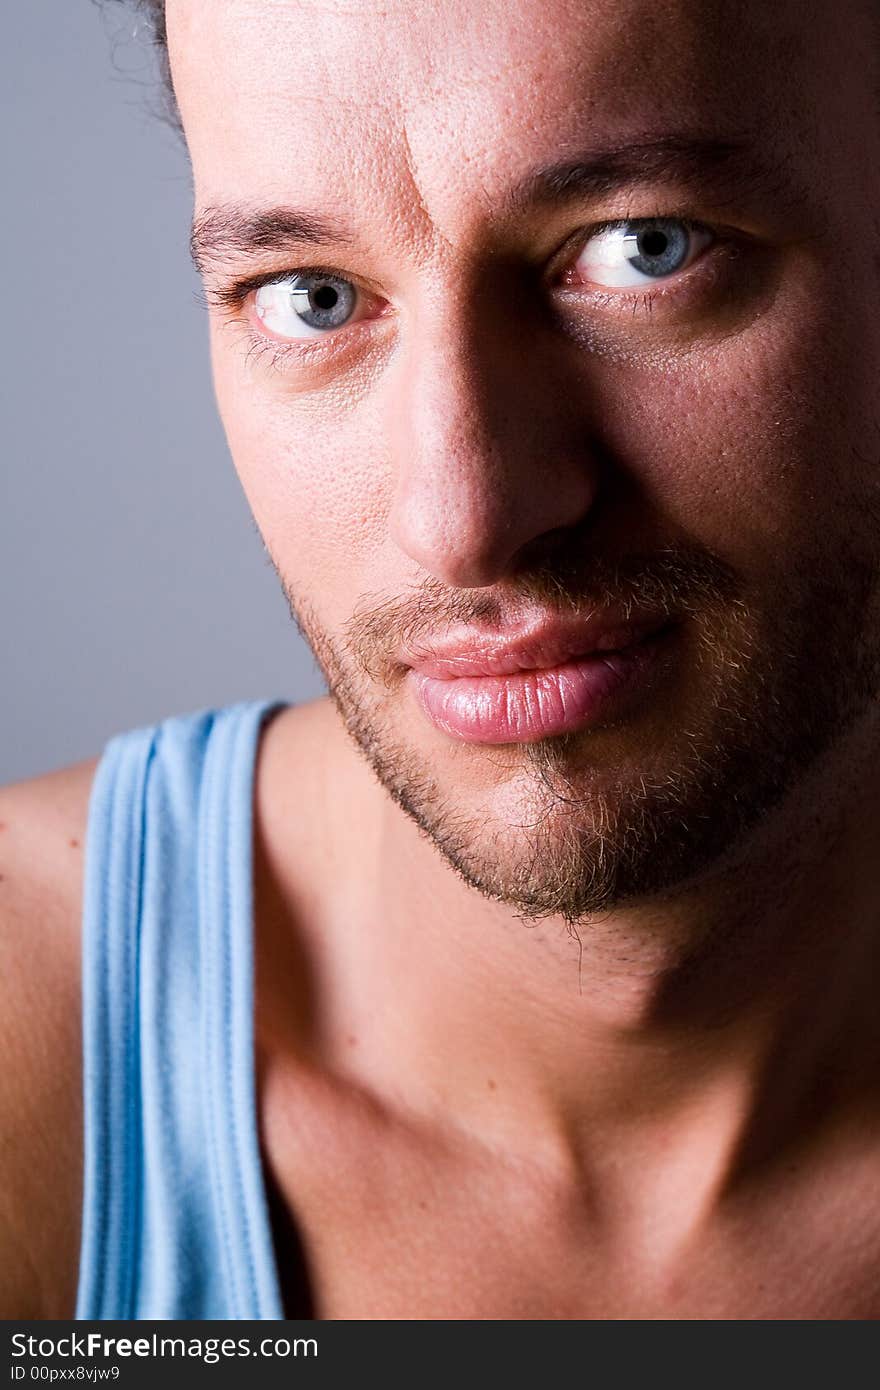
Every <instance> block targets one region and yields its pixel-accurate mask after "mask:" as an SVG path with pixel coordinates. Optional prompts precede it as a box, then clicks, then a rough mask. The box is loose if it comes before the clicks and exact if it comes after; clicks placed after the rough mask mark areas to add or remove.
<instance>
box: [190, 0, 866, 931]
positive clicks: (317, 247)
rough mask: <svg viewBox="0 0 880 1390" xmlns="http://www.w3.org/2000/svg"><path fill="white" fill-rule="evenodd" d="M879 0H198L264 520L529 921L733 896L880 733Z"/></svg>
mask: <svg viewBox="0 0 880 1390" xmlns="http://www.w3.org/2000/svg"><path fill="white" fill-rule="evenodd" d="M848 10H851V13H849V14H848V15H847V19H846V22H845V23H844V22H842V20H841V19H840V16H839V15H837V17H833V16H832V15H831V13H830V10H829V7H827V6H824V5H820V4H818V3H815V4H814V3H811V0H783V3H781V4H778V5H772V6H771V5H767V4H765V3H762V0H754V3H743V4H733V5H731V4H730V3H729V0H718V3H715V0H661V3H659V4H658V3H657V2H656V0H652V2H651V3H648V0H520V3H517V4H516V5H511V4H510V3H509V0H442V3H441V0H383V3H382V4H378V3H376V4H374V3H371V0H338V2H337V3H327V4H323V3H318V0H314V3H313V2H312V0H271V3H270V2H269V0H263V3H259V4H257V3H254V0H226V3H224V4H223V5H213V4H209V3H207V0H169V6H168V20H169V36H170V48H171V60H172V69H173V75H174V80H175V85H176V90H177V96H178V100H179V104H180V108H181V111H182V116H183V121H184V126H185V130H186V135H187V139H188V143H189V147H190V152H191V155H192V159H193V167H194V173H195V190H196V231H197V238H196V239H197V251H198V254H199V255H200V258H201V261H202V264H203V268H204V274H205V280H206V286H207V289H208V293H209V298H210V300H211V303H212V347H213V359H214V369H215V376H216V386H217V394H218V399H219V403H220V409H221V412H222V415H223V419H224V422H225V426H226V429H227V433H228V437H229V441H230V446H231V449H232V453H233V457H234V459H235V462H236V466H237V468H238V471H239V474H240V476H241V480H242V483H243V485H244V488H245V491H246V493H247V496H248V499H249V501H250V504H251V506H252V509H253V512H254V515H255V518H256V521H257V523H258V525H259V527H260V530H261V532H262V535H263V537H264V540H265V542H266V545H267V547H268V550H269V553H270V554H271V556H272V559H273V562H274V564H275V566H276V568H277V570H278V572H279V575H280V577H281V579H282V582H283V584H284V587H285V591H286V593H287V595H288V598H289V600H290V602H291V605H292V607H293V608H294V610H295V612H296V614H297V616H298V619H299V621H300V623H301V625H302V627H303V629H304V631H305V633H306V635H307V637H308V638H309V640H310V641H311V643H312V645H313V647H314V648H315V651H316V653H317V656H318V658H319V660H320V662H321V664H322V666H323V668H324V670H325V672H326V675H327V677H328V680H329V683H330V687H331V690H332V692H333V694H334V697H335V699H336V701H337V704H338V705H339V708H340V710H341V712H342V714H343V716H344V718H345V720H346V723H347V725H348V727H349V729H350V731H351V732H352V734H353V735H354V737H355V738H356V739H357V741H358V743H359V744H360V746H361V748H362V749H363V751H364V752H365V753H366V755H367V756H368V757H369V758H370V760H371V762H372V764H373V766H374V768H375V769H376V771H377V772H378V774H379V776H380V778H381V780H382V781H383V783H384V784H385V786H386V787H387V788H388V789H389V791H390V792H391V793H392V795H393V796H394V797H395V798H396V799H397V800H398V801H399V802H400V804H402V805H403V806H404V808H405V809H406V810H407V811H408V812H409V813H410V814H411V815H412V816H413V817H414V818H415V819H416V820H417V821H418V823H419V824H420V825H421V826H422V827H423V829H424V830H425V831H426V832H427V833H428V834H429V835H430V836H431V838H432V839H433V841H434V842H435V844H437V846H438V847H439V848H440V849H441V851H442V852H443V853H444V854H445V855H446V856H447V858H448V859H449V861H450V862H451V863H452V864H453V865H454V866H455V867H456V868H457V869H458V870H459V871H460V872H461V873H463V874H464V876H465V877H466V878H467V880H468V881H469V882H471V883H472V884H473V885H474V886H476V887H478V888H480V889H481V890H482V891H483V892H486V893H488V894H490V895H492V896H496V897H499V898H501V899H502V900H504V901H508V902H510V903H512V904H514V905H516V907H517V908H518V910H520V911H522V912H523V913H525V914H526V915H534V916H540V915H543V914H548V913H559V914H561V915H562V916H563V917H565V918H568V919H574V918H577V917H579V916H581V915H583V914H584V913H585V912H589V911H592V910H596V909H598V908H608V907H610V906H613V905H615V904H618V903H620V902H626V901H630V902H632V901H637V900H639V899H642V898H645V897H646V896H647V895H649V894H651V893H653V892H656V891H658V890H660V889H663V888H668V887H670V886H674V885H675V884H678V883H681V882H683V881H685V880H689V879H692V878H693V877H694V876H695V875H697V876H698V875H700V874H702V873H705V872H706V871H707V870H708V869H709V868H711V867H712V866H713V865H715V864H717V863H718V862H719V856H720V855H721V854H722V852H723V851H724V850H725V849H726V848H732V847H736V846H738V845H740V844H741V843H742V841H743V836H744V835H745V834H746V832H747V831H748V830H749V829H751V828H752V827H754V826H755V825H756V824H757V823H758V822H759V821H760V820H761V819H762V818H763V817H765V816H766V814H767V812H768V811H769V810H770V809H771V808H773V807H777V806H779V805H780V804H784V798H785V796H786V794H787V793H788V792H790V791H791V790H792V789H794V788H795V787H796V786H797V784H798V783H799V781H800V780H801V779H802V777H803V774H804V773H805V772H806V771H807V770H808V769H810V768H811V767H813V766H814V765H815V764H816V760H817V758H818V757H819V756H820V754H830V755H831V757H832V759H833V756H834V753H835V748H836V747H837V746H842V740H843V737H844V736H845V735H849V734H851V733H853V732H854V731H858V728H859V726H861V727H862V728H863V729H868V728H870V726H871V721H872V720H873V718H874V697H875V692H876V689H877V671H878V641H877V638H876V636H875V633H876V632H877V628H876V626H875V615H876V609H877V601H876V595H875V575H876V563H877V558H878V534H880V533H878V532H877V529H876V510H875V509H876V503H877V495H878V487H877V477H878V473H877V460H878V454H880V448H878V445H880V432H878V424H877V417H876V414H875V409H874V390H875V376H876V373H877V368H878V364H880V332H878V315H877V313H876V305H877V287H878V257H877V250H876V247H877V226H876V222H875V214H874V211H873V209H874V208H875V207H876V204H877V186H876V183H877V180H876V176H875V169H876V167H877V164H878V160H877V130H876V128H875V114H874V101H875V87H874V66H873V51H872V48H871V42H872V28H871V25H870V23H869V20H868V19H867V18H866V17H865V15H864V14H863V12H862V9H861V7H860V6H858V5H857V4H856V3H853V4H852V5H851V6H849V7H848ZM541 171H543V172H541ZM297 277H299V278H297ZM624 620H629V621H630V622H633V621H635V622H637V623H640V624H642V626H641V627H639V628H637V629H633V630H632V631H630V632H623V633H621V624H622V623H623V622H624ZM597 624H598V627H597ZM603 624H604V628H603ZM658 625H661V626H659V627H658ZM599 629H602V630H604V631H605V633H606V637H608V640H609V641H612V639H614V638H615V634H614V633H612V634H611V636H608V633H609V630H611V629H616V641H617V645H618V646H619V647H620V648H621V649H626V650H624V652H623V654H622V655H621V656H620V657H618V658H611V659H609V660H610V665H607V664H605V663H603V662H602V660H601V659H600V658H598V657H596V656H595V655H593V656H590V655H589V650H588V649H589V647H590V644H591V642H594V641H595V634H596V632H597V631H598V630H599ZM645 631H647V632H654V633H655V635H654V636H653V637H651V638H650V640H649V641H648V642H647V643H646V644H645V645H643V646H639V645H636V643H637V641H638V640H640V639H641V638H642V637H643V635H644V632H645ZM657 631H659V635H656V632H657ZM521 666H525V667H526V668H528V669H527V670H525V671H524V672H522V671H519V672H518V669H517V668H518V667H521ZM612 668H613V669H612Z"/></svg>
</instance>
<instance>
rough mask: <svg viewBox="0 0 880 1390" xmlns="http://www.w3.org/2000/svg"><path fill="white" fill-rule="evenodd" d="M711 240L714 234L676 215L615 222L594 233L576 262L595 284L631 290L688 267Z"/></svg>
mask: <svg viewBox="0 0 880 1390" xmlns="http://www.w3.org/2000/svg"><path fill="white" fill-rule="evenodd" d="M711 241H712V233H711V232H709V231H707V230H706V229H705V228H702V227H694V226H692V225H690V224H689V223H687V222H682V221H680V220H679V219H678V218H674V217H656V218H651V219H642V220H638V221H636V220H632V221H628V222H616V223H614V224H613V225H612V226H610V227H605V228H603V229H602V231H600V232H596V234H595V235H594V236H591V237H590V239H589V241H588V242H587V243H586V244H585V246H584V247H583V249H582V251H581V253H580V255H579V256H578V259H577V262H576V268H577V271H578V274H579V275H580V276H581V277H582V278H583V279H584V280H585V281H587V282H589V283H590V284H594V285H606V286H608V287H609V288H611V289H628V288H629V287H630V286H633V285H645V284H650V282H651V281H652V280H654V281H656V280H662V279H665V278H666V277H668V276H670V275H675V274H677V273H678V272H679V271H682V270H685V269H686V268H687V267H688V266H689V265H690V264H691V262H692V261H694V260H695V259H696V258H697V256H698V255H699V254H700V252H701V251H704V250H705V249H706V247H707V246H708V245H709V244H710V242H711Z"/></svg>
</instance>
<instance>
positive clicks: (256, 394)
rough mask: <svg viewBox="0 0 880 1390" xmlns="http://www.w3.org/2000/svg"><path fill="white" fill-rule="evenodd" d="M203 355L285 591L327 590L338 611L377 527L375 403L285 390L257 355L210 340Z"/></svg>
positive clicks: (372, 561)
mask: <svg viewBox="0 0 880 1390" xmlns="http://www.w3.org/2000/svg"><path fill="white" fill-rule="evenodd" d="M213 362H214V381H215V388H216V393H217V401H218V405H219V409H220V415H221V418H222V420H223V425H224V429H225V431H226V437H227V440H228V443H229V448H230V451H231V454H232V458H233V461H234V464H235V468H236V472H237V473H238V476H239V479H240V481H241V485H242V487H243V489H244V492H245V495H246V497H247V500H248V503H249V505H250V508H251V510H252V512H253V515H254V519H255V521H256V523H257V526H258V527H259V529H260V533H261V535H262V537H263V539H264V541H265V543H266V545H267V547H268V549H269V552H270V554H271V555H272V558H273V560H274V562H275V564H276V566H277V567H278V569H279V570H280V571H281V573H282V575H283V576H284V579H285V581H286V582H287V583H289V584H290V586H291V587H292V589H293V590H294V592H295V593H303V594H305V595H311V594H313V593H316V594H317V593H318V592H320V601H319V606H320V608H321V610H322V611H327V608H328V600H329V601H331V602H332V599H333V595H336V599H337V603H338V607H339V615H340V616H341V617H346V616H347V615H348V612H349V611H350V607H351V602H352V599H353V597H357V596H358V595H359V594H360V593H362V592H363V591H364V590H365V589H369V588H370V587H372V585H371V574H372V573H373V572H374V570H375V566H376V560H377V557H378V556H379V555H380V553H381V551H382V545H383V538H384V536H385V534H386V518H387V515H388V510H389V469H388V461H387V458H384V457H383V455H382V452H381V442H382V437H383V436H382V429H381V425H380V423H379V421H378V420H377V419H376V418H374V417H375V416H376V413H377V412H376V410H375V409H374V408H373V407H372V406H371V402H370V400H369V398H368V397H367V398H366V399H359V400H353V399H352V397H351V395H350V394H344V393H343V392H341V391H337V390H334V389H333V388H329V389H326V390H322V391H316V392H311V393H307V394H306V393H302V394H294V393H293V392H291V391H290V390H288V389H287V388H286V387H285V384H284V379H283V377H281V376H278V377H277V379H276V380H272V379H271V373H272V368H271V367H269V366H267V365H266V364H265V363H260V364H254V365H253V366H247V365H243V364H242V362H241V361H240V360H236V355H235V354H234V353H230V352H229V351H228V350H226V349H225V348H224V349H223V350H222V351H221V350H219V349H218V347H217V345H216V344H215V345H214V348H213ZM267 379H268V380H267ZM335 606H336V604H334V607H335ZM328 616H329V614H328Z"/></svg>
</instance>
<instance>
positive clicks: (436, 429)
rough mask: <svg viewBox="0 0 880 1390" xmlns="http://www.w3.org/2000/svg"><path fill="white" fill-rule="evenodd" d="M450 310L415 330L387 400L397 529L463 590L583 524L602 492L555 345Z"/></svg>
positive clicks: (399, 539) (530, 558)
mask: <svg viewBox="0 0 880 1390" xmlns="http://www.w3.org/2000/svg"><path fill="white" fill-rule="evenodd" d="M463 317H464V316H456V315H455V314H454V313H450V314H447V315H446V316H445V318H441V319H440V320H439V321H435V322H434V323H433V325H432V326H431V329H430V331H429V332H427V333H424V332H423V333H421V334H418V335H417V334H415V333H414V334H413V337H412V341H411V343H410V344H408V345H407V348H406V350H405V353H404V355H403V358H402V360H401V359H398V364H397V371H396V372H395V380H394V384H393V389H392V391H391V396H390V400H389V404H390V408H391V418H390V420H389V438H390V441H391V448H392V454H393V460H392V461H393V466H394V477H395V490H394V498H393V502H392V506H391V517H390V525H391V534H392V537H393V539H394V541H395V542H396V544H397V545H398V546H399V547H400V549H401V550H403V551H404V552H405V554H406V555H407V556H409V557H410V558H411V559H412V560H414V561H416V562H417V564H418V565H419V566H420V567H421V568H422V569H423V570H425V571H427V573H428V574H430V575H431V576H433V577H434V578H436V579H439V580H441V581H442V582H443V583H444V584H446V585H448V586H451V587H455V588H481V587H484V586H487V585H491V584H496V583H498V582H500V581H501V580H503V579H505V578H507V577H509V576H510V575H512V574H513V573H515V572H516V571H517V570H519V569H521V568H523V567H524V566H526V565H527V564H528V563H531V564H534V563H535V560H536V557H537V556H538V555H539V554H540V552H541V550H542V543H544V544H545V545H548V546H549V545H550V544H551V542H552V544H553V545H554V546H555V545H557V544H558V542H559V539H560V535H559V533H560V532H564V531H565V530H567V529H570V528H572V527H575V526H577V525H579V524H580V523H582V522H583V521H584V520H585V518H586V517H587V516H588V514H589V513H590V511H591V509H592V507H593V505H594V501H595V498H596V494H597V489H598V472H597V467H596V462H595V458H596V455H595V454H594V452H593V451H592V450H591V448H590V443H589V434H588V432H587V430H586V429H585V422H584V420H583V410H582V408H581V409H578V399H577V398H578V393H577V391H573V390H572V382H571V380H570V377H569V378H568V379H566V374H565V372H564V370H563V369H562V365H561V363H560V360H559V348H558V346H554V344H552V343H546V342H542V341H541V340H540V335H537V336H536V335H535V334H531V335H530V334H529V333H528V332H519V331H518V330H517V328H516V326H515V325H512V324H511V323H510V322H507V323H499V324H497V325H496V326H495V328H494V330H487V329H486V328H485V326H484V327H483V328H482V329H480V328H479V327H478V326H476V325H474V324H473V323H471V324H470V325H469V326H468V324H467V323H466V322H463V321H462V319H463Z"/></svg>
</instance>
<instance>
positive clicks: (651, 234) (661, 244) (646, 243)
mask: <svg viewBox="0 0 880 1390" xmlns="http://www.w3.org/2000/svg"><path fill="white" fill-rule="evenodd" d="M639 240H640V241H641V250H642V251H643V252H644V254H645V255H646V256H662V255H663V253H664V251H665V250H666V248H667V246H668V245H669V238H668V237H667V235H666V233H665V232H661V231H660V230H659V228H657V227H652V228H651V230H650V231H648V232H643V233H642V235H641V237H640V238H639Z"/></svg>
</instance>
